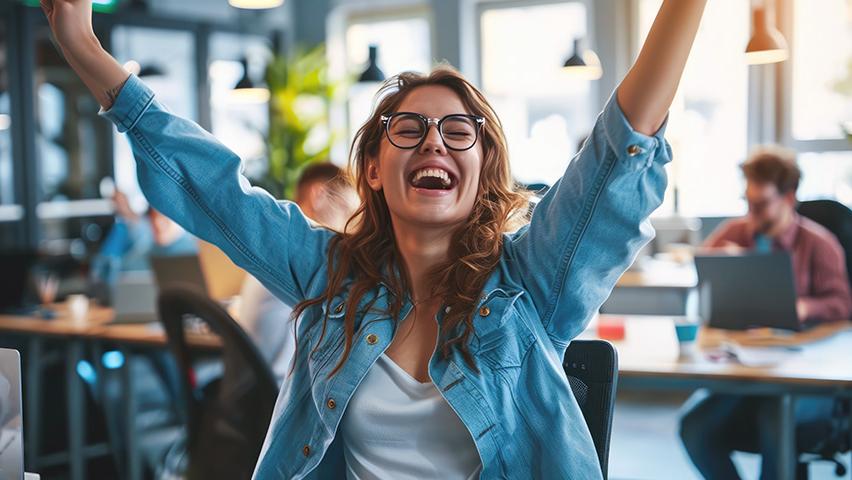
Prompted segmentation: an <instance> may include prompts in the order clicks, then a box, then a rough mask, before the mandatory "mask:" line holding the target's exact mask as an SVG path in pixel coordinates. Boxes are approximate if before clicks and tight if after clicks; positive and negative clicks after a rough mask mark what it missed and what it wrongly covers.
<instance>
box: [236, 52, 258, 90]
mask: <svg viewBox="0 0 852 480" xmlns="http://www.w3.org/2000/svg"><path fill="white" fill-rule="evenodd" d="M240 64H241V65H242V66H243V76H242V77H241V78H240V80H239V81H238V82H237V84H236V85H234V89H235V90H241V89H247V88H254V82H252V81H251V76H250V75H249V69H248V59H247V58H246V57H243V58H241V59H240Z"/></svg>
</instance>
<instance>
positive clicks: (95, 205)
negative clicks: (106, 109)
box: [16, 26, 112, 254]
mask: <svg viewBox="0 0 852 480" xmlns="http://www.w3.org/2000/svg"><path fill="white" fill-rule="evenodd" d="M33 34H34V39H35V44H34V48H35V62H34V65H35V72H34V76H33V79H32V82H33V91H34V94H35V95H34V96H35V98H34V105H35V112H34V113H35V115H34V116H35V121H36V122H35V130H34V132H33V134H34V138H35V153H36V155H35V156H36V164H37V169H36V171H37V172H38V173H37V178H38V184H37V185H38V191H37V198H38V204H37V205H36V212H35V213H36V218H37V219H38V220H37V221H38V223H39V232H40V241H41V242H42V245H45V246H47V248H49V249H52V248H54V247H55V246H59V245H61V247H57V248H61V249H63V250H66V249H69V248H70V249H71V250H70V251H71V252H72V253H74V254H80V253H81V252H82V251H83V249H84V247H83V244H82V243H81V242H80V241H76V242H74V241H72V242H71V243H70V244H66V243H65V242H66V240H68V239H74V238H79V237H80V236H81V235H82V228H83V226H82V225H83V223H82V222H81V221H80V220H78V219H80V218H83V217H91V216H97V215H105V214H108V213H109V212H110V210H111V208H110V204H109V202H108V201H106V200H103V199H101V198H100V191H99V184H100V181H101V179H102V178H103V177H104V176H107V175H109V174H110V172H111V170H112V168H111V166H110V159H111V152H110V147H111V142H110V138H111V132H110V129H111V126H110V125H109V124H108V122H107V121H105V120H103V119H101V118H99V117H98V111H99V109H100V106H99V105H98V103H97V101H95V99H94V98H93V97H92V95H91V94H90V93H89V91H88V89H87V88H86V86H85V85H84V84H83V82H82V81H81V80H80V79H79V77H78V76H77V75H76V74H75V73H74V72H73V71H72V70H71V68H70V67H69V66H68V64H67V62H66V61H65V59H64V58H63V57H62V54H61V52H60V51H59V50H58V49H57V48H56V47H55V44H54V42H53V40H52V39H51V34H50V31H49V29H48V28H47V27H46V26H40V27H37V29H36V31H35V32H33ZM16 173H18V172H16Z"/></svg>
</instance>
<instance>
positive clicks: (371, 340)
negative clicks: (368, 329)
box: [367, 333, 379, 345]
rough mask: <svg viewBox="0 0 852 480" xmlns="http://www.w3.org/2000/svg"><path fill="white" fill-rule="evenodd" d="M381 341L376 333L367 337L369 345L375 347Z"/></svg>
mask: <svg viewBox="0 0 852 480" xmlns="http://www.w3.org/2000/svg"><path fill="white" fill-rule="evenodd" d="M378 341H379V337H378V335H376V334H375V333H371V334H369V335H367V343H368V344H370V345H375V344H376V343H377V342H378Z"/></svg>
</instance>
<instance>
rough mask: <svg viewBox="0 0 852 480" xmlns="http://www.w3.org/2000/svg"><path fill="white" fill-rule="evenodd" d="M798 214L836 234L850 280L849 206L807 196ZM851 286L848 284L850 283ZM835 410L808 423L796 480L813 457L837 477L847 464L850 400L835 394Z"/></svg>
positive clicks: (805, 473)
mask: <svg viewBox="0 0 852 480" xmlns="http://www.w3.org/2000/svg"><path fill="white" fill-rule="evenodd" d="M797 210H798V212H799V214H800V215H802V216H803V217H807V218H809V219H811V220H813V221H814V222H816V223H819V224H820V225H822V226H823V227H825V228H826V229H827V230H828V231H830V232H831V233H832V234H834V236H835V237H837V241H838V242H840V246H841V247H843V252H844V253H845V255H846V272H847V273H848V275H849V278H850V282H852V210H850V209H849V208H848V207H846V206H845V205H843V204H842V203H840V202H837V201H834V200H809V201H805V202H801V203H800V204H799V206H798V207H797ZM850 288H852V284H850ZM834 410H835V413H834V415H833V416H832V418H830V419H826V420H825V422H819V423H817V424H815V425H809V426H807V428H816V429H820V432H821V433H822V434H821V435H820V438H823V441H821V442H820V444H819V445H811V446H806V447H804V448H801V449H799V451H798V452H797V453H799V463H798V468H797V471H796V478H797V479H798V480H805V479H807V478H808V465H809V464H810V463H811V462H814V461H828V462H832V463H834V473H835V474H836V475H837V476H838V477H842V476H845V475H846V472H847V470H848V468H847V467H846V465H843V463H842V462H840V460H839V459H838V457H839V456H840V455H842V454H843V453H846V452H848V451H849V449H850V438H849V437H850V413H849V410H850V401H849V399H848V398H846V399H841V398H838V399H837V400H836V402H835V408H834Z"/></svg>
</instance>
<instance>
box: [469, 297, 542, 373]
mask: <svg viewBox="0 0 852 480" xmlns="http://www.w3.org/2000/svg"><path fill="white" fill-rule="evenodd" d="M522 294H523V292H506V291H503V290H495V291H493V292H492V293H491V294H489V296H488V297H487V299H486V300H485V301H484V302H483V303H481V304H480V306H479V307H478V308H477V309H476V310H475V311H474V312H473V317H474V318H473V327H474V333H473V335H471V338H472V339H471V342H470V345H471V351H472V352H473V353H474V354H475V355H476V356H477V358H478V359H479V360H481V361H482V362H483V363H484V365H486V366H489V367H491V368H494V369H504V368H519V367H520V366H521V364H522V363H523V359H524V356H525V355H526V353H527V351H528V350H529V348H530V346H531V345H532V344H533V341H534V338H533V333H532V331H531V330H530V328H529V326H528V325H527V324H526V322H525V320H524V318H523V315H522V313H521V311H520V310H519V308H518V306H517V305H516V300H517V299H518V297H520V296H521V295H522Z"/></svg>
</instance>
